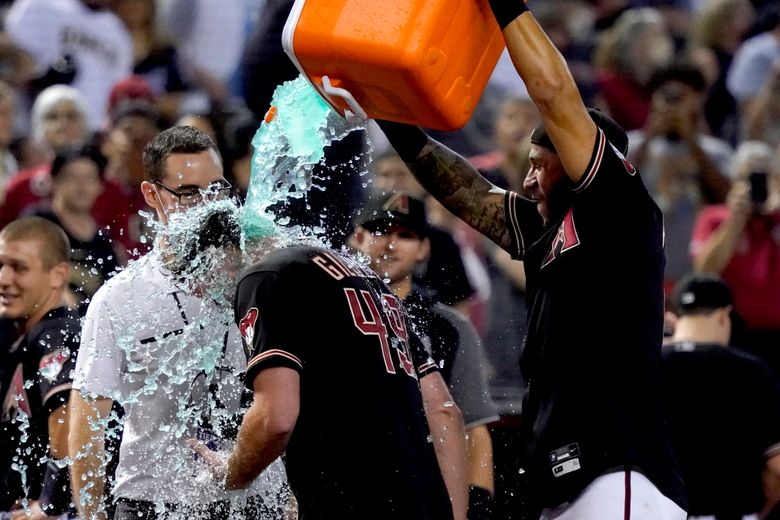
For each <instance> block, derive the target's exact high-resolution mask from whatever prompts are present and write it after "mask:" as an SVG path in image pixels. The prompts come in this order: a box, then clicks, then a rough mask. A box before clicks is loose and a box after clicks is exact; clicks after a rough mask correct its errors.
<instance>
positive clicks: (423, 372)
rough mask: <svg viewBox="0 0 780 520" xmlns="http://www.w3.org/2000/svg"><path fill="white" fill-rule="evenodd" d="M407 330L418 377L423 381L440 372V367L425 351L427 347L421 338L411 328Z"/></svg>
mask: <svg viewBox="0 0 780 520" xmlns="http://www.w3.org/2000/svg"><path fill="white" fill-rule="evenodd" d="M407 329H408V330H409V351H410V353H411V354H412V363H414V367H415V369H416V370H417V377H418V378H419V379H422V378H423V377H425V376H427V375H429V374H432V373H434V372H438V371H439V367H438V365H436V361H434V360H433V358H432V357H431V355H430V353H429V352H428V351H427V350H426V349H425V345H423V342H422V340H420V337H419V336H418V335H417V334H416V333H414V332H412V330H411V328H410V327H407Z"/></svg>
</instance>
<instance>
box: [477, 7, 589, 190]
mask: <svg viewBox="0 0 780 520" xmlns="http://www.w3.org/2000/svg"><path fill="white" fill-rule="evenodd" d="M490 6H491V8H492V9H493V12H494V14H495V16H496V20H497V21H498V24H499V26H500V27H501V28H502V30H503V33H504V40H505V42H506V47H507V50H508V51H509V56H510V57H511V58H512V62H513V63H514V65H515V69H516V70H517V73H518V74H519V75H520V78H521V79H522V80H523V82H524V83H525V85H526V88H527V89H528V94H529V95H530V96H531V100H532V101H533V102H534V104H535V105H536V107H537V108H538V109H539V112H540V114H541V116H542V123H543V125H544V128H545V130H546V131H547V134H548V135H549V136H550V140H551V141H552V142H553V144H554V145H555V149H556V150H557V153H558V157H559V158H560V160H561V162H562V163H563V167H564V169H565V170H566V173H567V174H568V176H569V178H570V179H571V180H572V181H574V182H577V181H579V180H580V178H581V177H582V175H583V174H584V173H585V170H586V168H587V166H588V163H589V162H590V158H591V154H592V152H593V145H594V143H595V141H596V133H597V129H596V124H595V123H594V122H593V120H592V119H591V118H590V116H589V115H588V112H587V109H586V108H585V105H584V103H583V102H582V97H581V96H580V93H579V90H578V89H577V85H576V83H575V82H574V78H573V77H572V75H571V72H570V71H569V68H568V66H567V65H566V61H565V60H564V59H563V56H561V53H560V52H558V49H557V48H556V47H555V45H553V43H552V42H551V41H550V39H549V38H548V37H547V35H546V34H545V33H544V31H543V30H542V28H541V27H540V26H539V24H538V23H537V22H536V19H535V18H534V17H533V15H531V13H530V12H529V11H528V8H527V7H526V6H525V3H523V1H522V0H490Z"/></svg>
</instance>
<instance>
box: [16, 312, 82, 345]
mask: <svg viewBox="0 0 780 520" xmlns="http://www.w3.org/2000/svg"><path fill="white" fill-rule="evenodd" d="M80 333H81V320H80V318H79V315H78V313H77V312H76V311H74V310H71V309H68V308H67V307H65V306H61V307H57V308H55V309H52V310H51V311H49V312H48V313H46V315H45V316H44V317H43V318H41V320H40V321H39V322H38V323H36V324H35V325H34V326H33V327H32V328H31V329H30V333H29V334H28V343H31V344H37V345H42V346H45V345H46V344H47V342H48V341H50V340H52V339H55V338H56V339H57V341H61V342H62V343H67V344H76V345H77V344H78V342H79V336H80ZM53 346H55V347H56V345H53ZM63 346H64V345H63Z"/></svg>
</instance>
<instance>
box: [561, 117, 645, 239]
mask: <svg viewBox="0 0 780 520" xmlns="http://www.w3.org/2000/svg"><path fill="white" fill-rule="evenodd" d="M572 190H573V191H574V194H575V202H574V207H575V211H576V209H577V207H578V206H579V207H584V206H587V207H588V213H590V214H593V215H595V216H597V218H601V219H604V218H607V219H609V220H610V221H611V222H613V223H614V224H615V225H619V224H620V223H621V222H624V223H625V222H626V220H627V219H630V218H631V217H632V216H635V215H641V214H643V212H647V211H648V208H649V207H651V205H654V203H653V202H652V198H651V197H650V193H649V192H648V191H647V188H646V187H645V185H644V183H643V182H642V177H641V176H640V175H639V173H638V172H637V170H636V168H635V167H634V166H633V165H632V164H631V163H630V162H629V161H628V160H627V159H626V158H625V156H623V154H622V153H621V152H620V151H618V149H617V148H615V147H614V146H613V145H612V143H610V142H609V141H608V140H607V138H606V136H605V135H604V132H603V131H602V130H601V129H599V130H598V133H597V134H596V142H595V143H594V145H593V153H592V155H591V158H590V163H589V164H588V167H587V168H586V170H585V174H584V175H583V176H582V178H580V180H579V182H577V184H575V185H574V187H573V188H572Z"/></svg>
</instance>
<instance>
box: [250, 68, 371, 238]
mask: <svg viewBox="0 0 780 520" xmlns="http://www.w3.org/2000/svg"><path fill="white" fill-rule="evenodd" d="M271 104H272V106H271V109H270V110H269V111H268V114H266V117H265V120H264V121H263V123H262V124H261V125H260V128H259V129H258V130H257V133H256V134H255V137H254V139H252V146H253V147H254V150H255V152H254V155H253V156H252V174H251V177H250V181H249V189H248V192H247V198H246V204H245V205H244V208H243V211H242V214H241V218H240V220H241V227H242V228H243V230H244V233H245V234H246V236H247V238H250V239H256V238H262V237H268V236H271V235H274V234H276V233H277V231H278V230H277V229H276V227H277V226H276V225H275V223H274V220H275V219H274V215H273V214H272V213H271V212H269V207H270V206H272V205H273V204H275V203H277V202H283V201H285V200H287V199H288V198H289V197H302V196H303V195H304V194H305V193H306V192H307V191H308V190H309V189H310V188H311V186H312V178H311V173H312V169H313V168H314V166H315V165H316V164H318V163H320V161H322V160H323V158H324V156H325V151H324V150H325V148H326V147H327V146H328V145H330V144H331V143H332V142H333V141H337V140H341V139H343V138H344V137H346V136H347V134H349V133H350V132H352V131H354V130H358V129H362V128H364V127H365V126H364V125H365V122H364V121H362V120H358V119H344V118H342V117H341V116H340V115H339V114H338V113H337V112H335V111H333V109H331V107H330V105H328V104H327V103H326V102H325V101H324V100H323V99H322V97H320V95H319V93H317V91H316V90H314V88H313V87H312V86H311V85H310V84H309V82H308V81H307V80H306V78H304V77H303V76H298V78H296V79H295V80H292V81H288V82H286V83H283V84H282V85H280V86H279V87H278V88H277V89H276V91H275V92H274V95H273V98H272V100H271Z"/></svg>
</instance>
